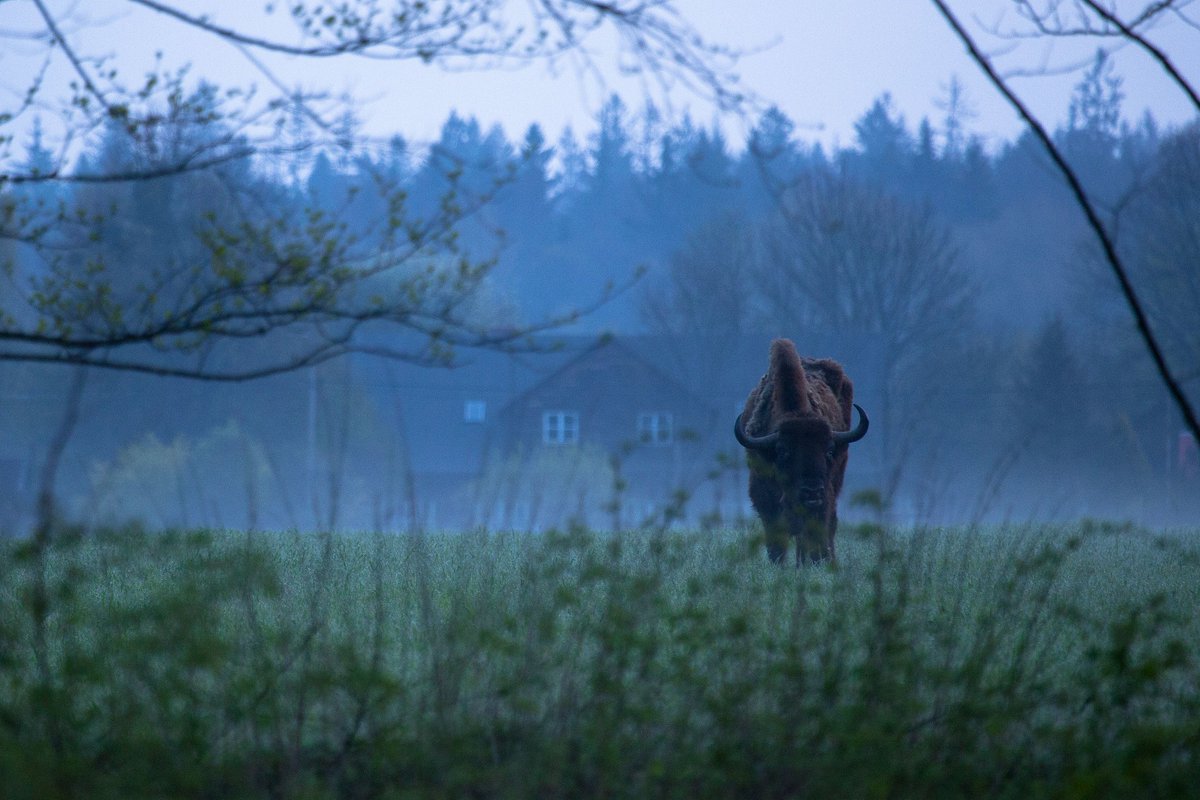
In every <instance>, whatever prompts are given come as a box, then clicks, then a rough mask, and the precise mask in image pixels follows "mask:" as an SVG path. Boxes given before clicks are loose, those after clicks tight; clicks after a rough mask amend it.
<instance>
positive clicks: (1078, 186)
mask: <svg viewBox="0 0 1200 800" xmlns="http://www.w3.org/2000/svg"><path fill="white" fill-rule="evenodd" d="M932 2H933V4H934V5H935V6H936V7H937V9H938V11H939V12H941V15H942V17H943V18H944V19H945V20H946V22H947V24H948V25H949V26H950V27H951V29H953V31H954V33H955V34H956V35H957V36H958V38H959V40H960V41H961V42H962V43H963V45H964V46H965V47H966V49H967V52H968V54H969V55H970V57H971V59H972V60H973V61H974V62H975V63H976V64H977V65H978V66H979V69H980V70H981V71H982V72H983V73H984V75H985V76H987V78H988V80H989V81H990V82H991V83H992V85H993V86H995V87H996V90H997V91H999V92H1000V94H1002V95H1003V96H1004V98H1005V99H1006V100H1007V101H1008V103H1009V105H1011V106H1012V107H1013V109H1014V110H1015V111H1016V112H1017V113H1018V114H1019V115H1020V116H1021V119H1023V120H1024V121H1025V123H1026V125H1028V126H1029V130H1030V131H1031V132H1032V133H1033V135H1034V136H1035V137H1036V138H1037V139H1038V141H1039V142H1041V144H1042V146H1043V147H1044V148H1045V149H1046V153H1047V154H1048V155H1049V156H1050V159H1051V160H1052V161H1053V162H1054V164H1055V166H1056V167H1057V168H1058V170H1059V172H1060V173H1062V176H1063V179H1064V180H1065V181H1066V183H1067V186H1068V187H1069V188H1070V190H1071V194H1072V195H1073V196H1074V198H1075V201H1076V203H1077V205H1078V206H1079V208H1080V210H1082V211H1083V213H1084V216H1085V217H1086V218H1087V223H1088V227H1090V228H1091V229H1092V232H1093V233H1094V234H1095V236H1096V239H1097V241H1098V242H1099V244H1100V247H1101V250H1102V251H1103V253H1104V259H1105V261H1106V262H1107V263H1108V265H1109V267H1111V268H1112V271H1113V274H1114V275H1115V276H1116V279H1117V283H1118V284H1119V285H1120V288H1121V294H1122V295H1123V296H1124V298H1125V302H1126V305H1128V306H1129V310H1130V313H1132V314H1133V317H1134V320H1135V322H1136V324H1137V329H1138V333H1139V334H1140V335H1141V337H1142V341H1143V342H1144V343H1145V345H1146V349H1147V350H1148V351H1149V352H1150V357H1151V358H1152V359H1153V361H1154V366H1155V369H1157V371H1158V374H1159V377H1160V378H1161V379H1162V382H1163V384H1164V385H1165V386H1166V387H1167V390H1168V391H1169V392H1170V394H1171V398H1172V399H1173V400H1174V402H1175V406H1176V407H1177V408H1178V409H1179V412H1180V414H1181V415H1182V416H1183V418H1184V421H1185V423H1186V424H1187V426H1188V428H1189V429H1190V430H1191V432H1192V435H1193V436H1195V437H1196V439H1197V441H1200V418H1198V417H1197V415H1196V411H1195V410H1194V409H1193V408H1192V406H1191V404H1190V402H1189V401H1188V398H1187V395H1186V394H1185V393H1184V391H1183V387H1182V386H1181V385H1180V383H1179V381H1178V380H1177V379H1176V378H1175V376H1174V375H1173V374H1172V372H1171V368H1170V366H1169V365H1168V364H1167V361H1166V358H1165V356H1164V355H1163V352H1162V348H1161V347H1160V345H1159V343H1158V340H1157V338H1156V337H1155V335H1154V332H1153V330H1151V328H1150V321H1149V319H1148V318H1147V317H1146V312H1145V310H1144V308H1143V307H1142V303H1141V300H1140V299H1139V297H1138V294H1137V291H1136V290H1135V289H1134V286H1133V283H1132V282H1131V281H1130V279H1129V273H1128V270H1127V269H1126V268H1125V264H1124V262H1123V261H1122V259H1121V257H1120V255H1119V254H1118V253H1117V248H1116V245H1115V244H1114V243H1113V241H1112V238H1111V237H1110V236H1109V234H1108V230H1107V229H1106V228H1105V226H1104V223H1103V221H1101V219H1100V215H1099V213H1098V212H1097V210H1096V208H1095V205H1094V204H1093V203H1092V201H1091V199H1090V198H1089V197H1088V194H1087V192H1085V191H1084V188H1083V184H1082V183H1081V182H1080V180H1079V177H1078V176H1077V175H1076V174H1075V171H1074V169H1072V167H1071V165H1070V164H1069V163H1067V160H1066V158H1065V157H1064V156H1063V154H1062V152H1061V151H1060V150H1059V149H1058V146H1057V145H1056V144H1055V143H1054V140H1053V138H1051V136H1050V134H1049V133H1048V132H1047V131H1046V129H1045V127H1043V126H1042V124H1041V123H1040V122H1039V121H1038V119H1037V117H1035V116H1034V115H1033V113H1032V112H1031V111H1030V110H1029V109H1028V108H1027V107H1026V106H1025V104H1024V103H1023V102H1022V101H1021V99H1020V98H1019V97H1017V95H1016V93H1015V92H1013V90H1012V89H1011V88H1010V87H1009V86H1008V84H1007V83H1006V82H1005V81H1004V79H1003V78H1002V77H1000V75H999V74H998V73H997V72H996V70H995V68H994V67H993V66H992V63H991V60H990V59H989V58H988V57H987V56H986V55H985V54H984V53H983V52H982V51H981V50H980V49H979V46H978V45H977V44H976V42H975V40H974V38H973V37H972V36H971V34H970V33H969V32H968V31H967V30H966V28H964V27H963V25H962V23H961V22H960V21H959V19H958V17H957V16H955V14H954V12H952V11H951V10H950V8H949V7H948V6H947V5H946V3H945V2H944V0H932Z"/></svg>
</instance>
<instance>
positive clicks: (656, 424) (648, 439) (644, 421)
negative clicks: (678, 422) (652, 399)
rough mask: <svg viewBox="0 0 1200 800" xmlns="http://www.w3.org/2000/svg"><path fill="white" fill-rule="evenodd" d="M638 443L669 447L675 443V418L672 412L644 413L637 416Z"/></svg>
mask: <svg viewBox="0 0 1200 800" xmlns="http://www.w3.org/2000/svg"><path fill="white" fill-rule="evenodd" d="M637 441H638V443H639V444H644V445H659V446H661V445H668V444H671V443H672V442H674V441H675V417H674V415H673V414H671V412H670V411H642V412H641V413H639V414H638V416H637Z"/></svg>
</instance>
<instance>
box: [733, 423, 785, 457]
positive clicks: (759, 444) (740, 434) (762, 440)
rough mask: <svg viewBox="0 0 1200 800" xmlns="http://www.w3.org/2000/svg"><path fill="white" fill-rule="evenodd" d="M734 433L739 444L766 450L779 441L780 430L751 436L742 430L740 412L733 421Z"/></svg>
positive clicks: (752, 448)
mask: <svg viewBox="0 0 1200 800" xmlns="http://www.w3.org/2000/svg"><path fill="white" fill-rule="evenodd" d="M733 435H734V436H736V437H737V440H738V444H740V445H741V446H742V447H744V448H746V449H747V450H766V449H767V448H770V447H774V446H775V443H776V442H777V441H779V431H775V432H774V433H768V434H767V435H766V436H751V435H750V434H748V433H746V432H745V431H744V430H742V415H741V414H738V415H737V419H735V420H734V421H733Z"/></svg>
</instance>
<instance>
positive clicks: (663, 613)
mask: <svg viewBox="0 0 1200 800" xmlns="http://www.w3.org/2000/svg"><path fill="white" fill-rule="evenodd" d="M1198 533H1200V531H1197V530H1177V531H1167V532H1164V533H1150V532H1147V531H1144V530H1141V529H1137V528H1131V527H1128V526H1116V525H1108V524H1101V523H1084V524H1081V525H1076V526H1069V527H1068V526H1062V527H1044V526H1043V527H1036V528H1034V527H1018V526H1007V527H995V528H987V529H980V530H968V529H964V528H954V529H940V530H921V531H914V530H887V531H884V530H882V529H880V528H879V527H878V526H874V525H869V524H868V525H861V526H858V527H849V526H847V527H844V528H843V531H842V532H841V535H840V537H839V559H840V563H839V566H838V568H836V569H828V568H809V569H804V570H799V571H798V570H796V569H792V568H775V567H771V566H770V565H768V564H767V563H766V559H765V556H764V554H763V552H762V549H761V545H760V544H759V543H758V542H757V541H755V535H754V533H753V532H752V531H746V530H738V529H724V530H719V531H716V532H700V531H695V530H691V531H683V532H666V533H663V532H631V533H625V534H621V535H619V536H617V535H611V534H606V533H594V532H589V531H585V530H582V529H576V530H570V531H568V532H565V533H551V534H546V535H532V534H521V533H481V532H477V533H467V534H427V535H424V536H408V535H405V536H392V535H370V534H366V535H361V536H350V535H334V536H325V537H318V536H307V535H298V534H286V533H245V532H236V531H225V532H215V531H214V532H194V533H179V534H143V533H139V532H137V531H133V530H119V531H113V532H110V533H107V534H104V535H98V536H91V537H87V538H80V537H76V538H74V539H72V538H71V537H70V536H67V535H65V534H64V535H63V536H60V537H58V539H56V540H55V541H54V543H53V544H52V545H50V549H49V550H48V551H39V550H38V548H37V547H36V545H35V544H33V543H30V542H16V541H10V542H5V543H4V549H3V551H2V554H3V555H2V558H0V587H2V588H0V612H2V613H0V785H3V786H4V787H5V793H6V795H5V796H6V797H9V798H13V800H16V799H17V798H22V797H39V798H40V797H54V796H63V797H65V796H87V797H93V798H94V797H110V796H111V797H118V796H119V797H151V796H189V797H197V796H209V797H240V796H256V797H257V796H279V797H298V796H303V797H376V796H385V797H434V796H436V797H465V796H472V797H601V796H603V797H650V796H661V797H697V796H738V797H783V796H797V795H803V796H805V797H877V796H885V795H886V796H938V797H947V796H964V797H966V796H969V797H989V796H996V797H1022V798H1026V797H1041V796H1055V797H1060V796H1064V795H1067V796H1076V797H1092V796H1110V797H1111V796H1152V795H1153V796H1187V795H1188V792H1189V790H1191V789H1192V788H1194V786H1195V785H1196V780H1197V779H1200V760H1198V756H1200V731H1198V729H1197V726H1196V720H1197V719H1200V693H1198V692H1197V679H1198V678H1200V667H1198V664H1197V662H1196V659H1195V656H1194V650H1195V648H1194V642H1195V641H1196V638H1197V634H1198V633H1200V622H1198V621H1197V620H1196V619H1195V614H1194V610H1195V609H1196V608H1197V606H1198V605H1200V545H1198V544H1197V534H1198Z"/></svg>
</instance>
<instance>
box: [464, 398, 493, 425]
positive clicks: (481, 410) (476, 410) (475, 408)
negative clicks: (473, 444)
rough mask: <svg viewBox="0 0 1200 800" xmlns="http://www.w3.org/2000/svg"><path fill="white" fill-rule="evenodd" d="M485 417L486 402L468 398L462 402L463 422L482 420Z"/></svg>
mask: <svg viewBox="0 0 1200 800" xmlns="http://www.w3.org/2000/svg"><path fill="white" fill-rule="evenodd" d="M485 419H487V403H486V402H485V401H483V400H468V401H467V402H465V403H463V422H483V421H484V420H485Z"/></svg>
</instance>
